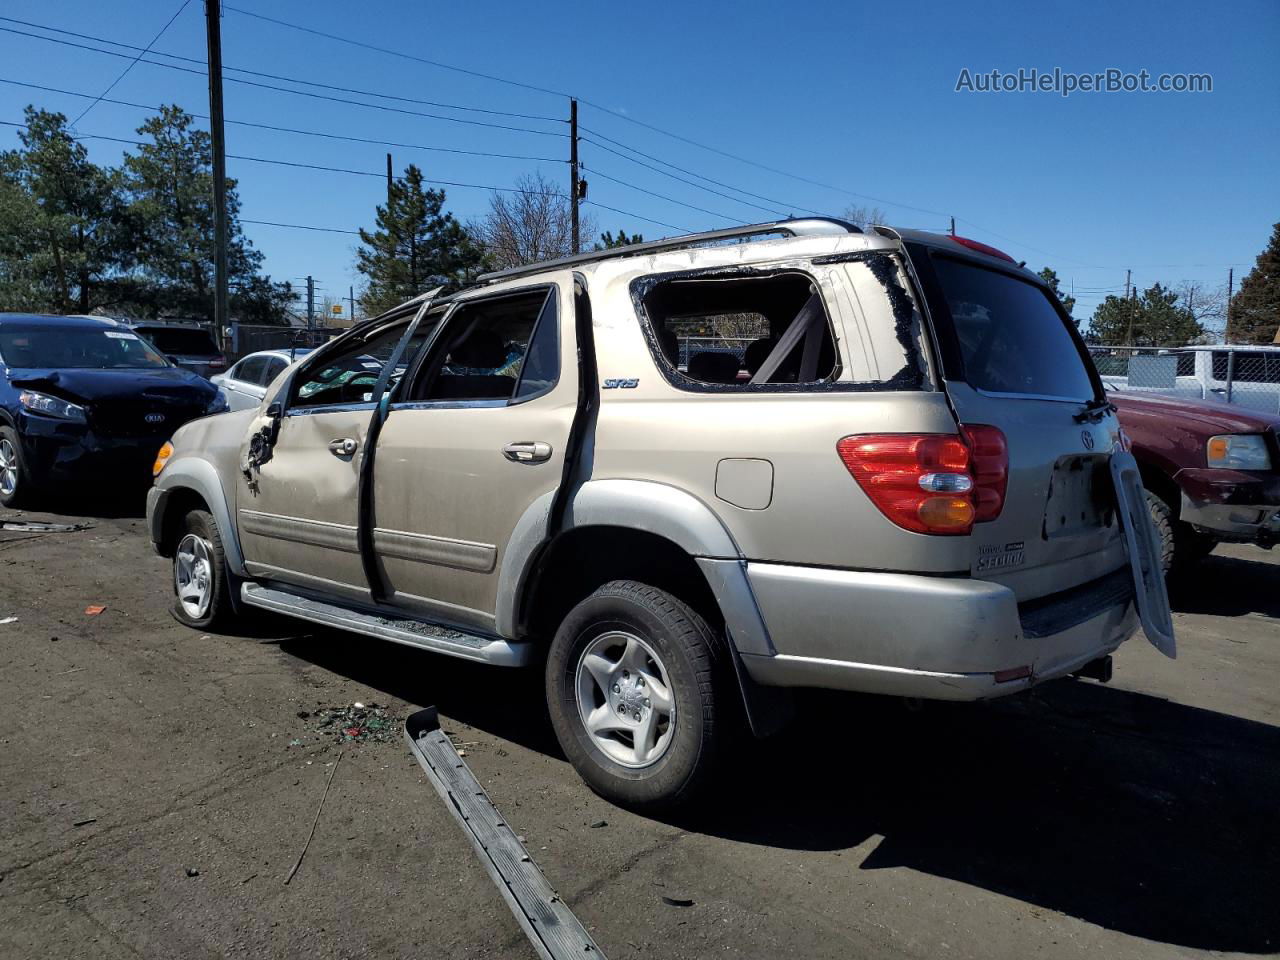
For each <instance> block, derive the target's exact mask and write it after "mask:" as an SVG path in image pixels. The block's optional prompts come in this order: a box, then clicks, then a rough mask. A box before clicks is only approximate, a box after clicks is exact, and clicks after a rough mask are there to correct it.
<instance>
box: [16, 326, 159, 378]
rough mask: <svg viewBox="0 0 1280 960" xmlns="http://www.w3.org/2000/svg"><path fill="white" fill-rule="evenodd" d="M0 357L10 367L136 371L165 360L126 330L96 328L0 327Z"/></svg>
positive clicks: (154, 365)
mask: <svg viewBox="0 0 1280 960" xmlns="http://www.w3.org/2000/svg"><path fill="white" fill-rule="evenodd" d="M0 357H2V358H3V359H4V362H5V363H7V364H8V365H9V366H11V367H53V368H59V369H98V370H116V369H138V368H150V367H167V366H169V361H168V360H166V359H165V358H164V357H163V356H161V355H160V354H159V353H157V352H156V351H155V350H154V349H153V348H152V347H151V345H150V344H148V343H147V342H146V341H145V340H143V339H142V338H141V337H139V336H138V335H137V334H135V333H131V332H130V331H128V330H103V329H99V328H96V327H64V326H29V327H28V326H11V325H9V324H5V325H4V326H3V327H0Z"/></svg>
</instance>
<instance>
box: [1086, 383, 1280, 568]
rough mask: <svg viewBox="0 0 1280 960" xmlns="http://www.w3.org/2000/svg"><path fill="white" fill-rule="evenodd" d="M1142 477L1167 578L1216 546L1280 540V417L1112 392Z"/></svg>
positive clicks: (1110, 396)
mask: <svg viewBox="0 0 1280 960" xmlns="http://www.w3.org/2000/svg"><path fill="white" fill-rule="evenodd" d="M1107 397H1108V399H1110V400H1111V401H1112V402H1113V403H1114V404H1115V405H1116V407H1117V408H1119V411H1120V424H1121V426H1122V427H1123V428H1124V431H1125V433H1126V434H1128V436H1129V439H1130V441H1131V442H1132V444H1133V455H1134V458H1135V459H1136V460H1137V461H1138V466H1139V467H1140V468H1141V470H1142V479H1143V483H1144V485H1145V486H1146V488H1147V500H1148V503H1149V505H1150V507H1151V518H1152V520H1154V521H1155V524H1156V529H1157V530H1158V531H1159V533H1160V536H1161V539H1162V541H1163V545H1164V565H1165V572H1166V573H1169V572H1170V571H1173V572H1178V571H1180V570H1182V569H1185V568H1186V567H1187V566H1188V565H1189V564H1191V563H1194V562H1195V561H1196V560H1199V559H1200V558H1201V557H1204V556H1205V555H1206V554H1208V553H1209V551H1211V550H1212V549H1213V548H1214V545H1215V544H1218V543H1221V542H1224V541H1231V542H1235V543H1256V544H1257V545H1258V546H1261V547H1266V548H1267V549H1270V548H1271V546H1272V544H1274V543H1275V542H1276V541H1277V540H1280V417H1273V416H1268V415H1267V414H1259V413H1255V412H1252V411H1249V410H1242V409H1241V408H1240V407H1236V406H1229V405H1227V404H1225V403H1214V402H1211V401H1202V400H1182V399H1178V398H1176V397H1165V396H1160V395H1158V394H1148V393H1143V394H1139V393H1126V392H1124V391H1118V390H1117V391H1110V392H1108V394H1107Z"/></svg>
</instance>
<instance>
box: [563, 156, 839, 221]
mask: <svg viewBox="0 0 1280 960" xmlns="http://www.w3.org/2000/svg"><path fill="white" fill-rule="evenodd" d="M581 139H582V142H583V143H589V144H591V145H592V146H593V147H599V148H600V149H601V150H603V151H605V152H606V153H611V154H613V155H614V156H615V157H621V158H622V159H623V160H626V161H629V162H630V163H634V164H636V165H637V166H641V167H644V168H645V169H646V170H652V171H653V172H654V173H660V174H662V175H663V176H664V177H670V178H671V179H672V180H678V181H679V182H680V183H686V184H688V185H689V186H691V187H696V188H697V189H699V190H705V191H706V192H707V193H714V194H715V195H716V196H717V197H724V199H726V200H732V201H733V202H734V203H741V204H743V205H745V206H748V207H754V208H755V209H756V210H763V211H764V212H765V213H772V214H774V215H776V216H780V217H785V216H787V215H788V214H787V212H785V211H782V210H777V209H775V208H773V207H762V206H761V205H760V204H758V203H752V202H751V201H750V200H742V199H740V198H739V197H735V196H731V195H730V194H727V193H721V192H720V191H719V190H713V189H711V188H710V187H704V186H703V185H702V184H700V183H694V182H693V181H692V180H686V179H685V178H684V177H678V176H676V175H675V174H674V173H668V172H667V171H666V170H663V169H661V168H659V167H655V166H653V165H652V164H648V163H645V162H644V161H643V160H637V159H635V157H629V156H627V155H626V154H625V153H621V152H619V151H617V150H614V149H612V148H611V147H606V146H605V145H604V144H603V143H598V142H597V141H595V140H592V139H591V138H590V137H582V138H581ZM657 162H658V163H666V161H665V160H658V161H657ZM667 165H668V166H670V167H671V168H672V169H673V170H680V171H682V172H684V168H682V167H677V166H675V165H674V164H667ZM689 175H690V176H693V177H700V176H701V175H700V174H696V173H690V174H689ZM701 179H704V180H706V179H708V178H706V177H701ZM710 182H711V183H719V181H716V180H711V181H710ZM720 185H721V186H723V187H724V188H725V189H726V190H738V188H737V187H731V186H729V185H728V184H720ZM738 192H739V193H745V194H746V195H747V196H757V194H753V193H748V192H747V191H745V190H738ZM760 199H762V200H764V199H768V198H766V197H760ZM772 202H781V201H772ZM792 209H793V210H804V209H805V208H804V207H792ZM805 212H807V213H814V212H816V211H812V210H807V211H805Z"/></svg>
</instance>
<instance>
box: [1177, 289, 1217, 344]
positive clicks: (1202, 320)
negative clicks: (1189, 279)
mask: <svg viewBox="0 0 1280 960" xmlns="http://www.w3.org/2000/svg"><path fill="white" fill-rule="evenodd" d="M1175 289H1176V290H1177V291H1178V297H1179V299H1180V301H1181V303H1182V306H1183V307H1184V308H1185V309H1186V311H1187V313H1188V314H1189V315H1190V316H1191V318H1192V319H1193V320H1195V322H1196V323H1198V324H1200V325H1201V326H1202V327H1204V328H1205V331H1206V336H1207V340H1206V342H1209V343H1218V342H1220V341H1221V339H1222V332H1223V327H1225V326H1226V319H1227V291H1226V288H1225V287H1221V286H1217V287H1213V286H1205V285H1204V284H1199V283H1186V282H1183V283H1180V284H1178V286H1177V287H1176V288H1175Z"/></svg>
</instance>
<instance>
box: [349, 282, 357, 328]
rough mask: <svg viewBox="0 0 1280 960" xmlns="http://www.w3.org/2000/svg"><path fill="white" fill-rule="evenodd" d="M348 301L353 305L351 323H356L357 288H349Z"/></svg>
mask: <svg viewBox="0 0 1280 960" xmlns="http://www.w3.org/2000/svg"><path fill="white" fill-rule="evenodd" d="M347 300H348V301H349V302H350V303H351V322H352V323H353V324H354V323H355V322H356V288H355V287H347Z"/></svg>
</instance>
